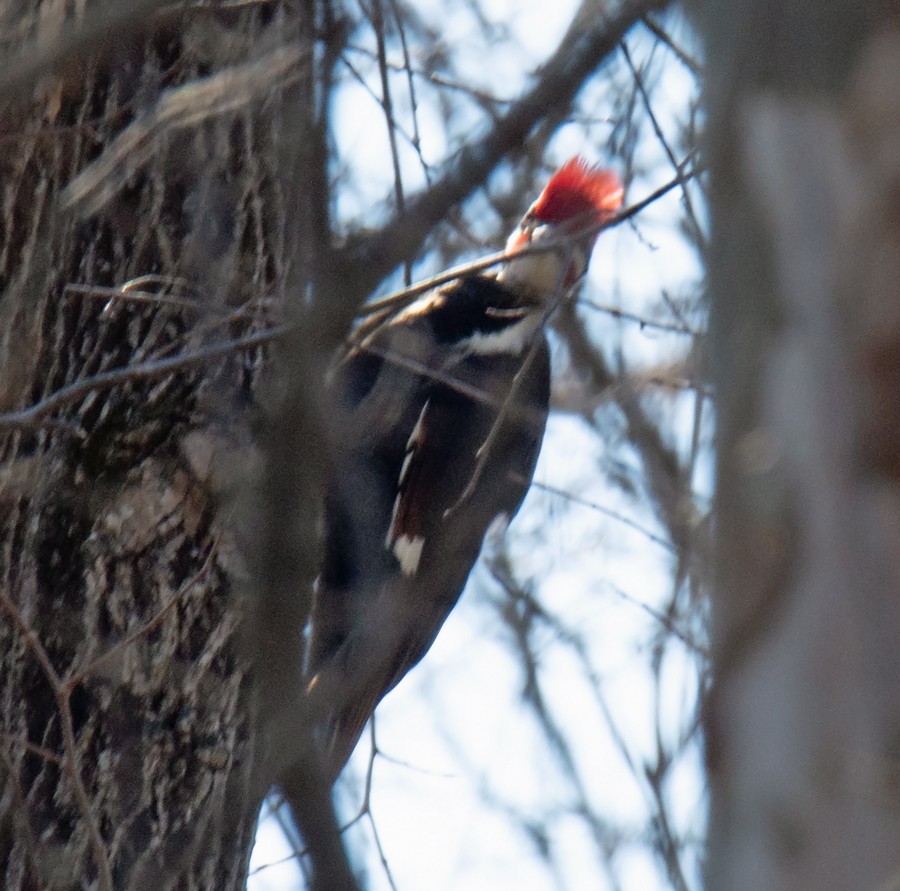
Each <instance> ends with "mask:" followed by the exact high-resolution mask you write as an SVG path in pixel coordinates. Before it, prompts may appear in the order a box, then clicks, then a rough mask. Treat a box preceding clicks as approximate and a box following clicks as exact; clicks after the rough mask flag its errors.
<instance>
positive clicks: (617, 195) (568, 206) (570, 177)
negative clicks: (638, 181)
mask: <svg viewBox="0 0 900 891" xmlns="http://www.w3.org/2000/svg"><path fill="white" fill-rule="evenodd" d="M624 196H625V187H624V186H623V185H622V180H621V179H619V176H618V174H616V173H614V172H613V171H612V170H606V169H604V168H602V167H592V166H591V165H590V164H588V162H587V161H585V159H584V158H581V157H575V158H570V159H569V160H568V161H566V163H565V164H563V166H562V167H560V168H559V170H557V171H556V173H554V174H553V176H552V177H550V181H549V182H548V183H547V185H546V186H545V187H544V191H543V192H541V194H540V197H539V198H538V200H537V201H535V203H534V207H533V208H532V211H533V213H534V215H535V217H537V219H538V220H540V221H541V222H542V223H562V222H565V221H566V220H571V219H575V218H577V217H582V216H583V217H584V219H585V223H586V224H587V223H588V222H598V223H600V222H604V221H605V220H608V219H610V218H611V217H613V216H614V215H615V213H616V211H617V210H618V209H619V208H620V207H621V206H622V199H623V198H624Z"/></svg>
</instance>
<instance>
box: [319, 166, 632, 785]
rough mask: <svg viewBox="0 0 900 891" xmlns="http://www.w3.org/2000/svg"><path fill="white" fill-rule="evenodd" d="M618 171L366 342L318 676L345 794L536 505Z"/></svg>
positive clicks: (569, 178) (323, 718)
mask: <svg viewBox="0 0 900 891" xmlns="http://www.w3.org/2000/svg"><path fill="white" fill-rule="evenodd" d="M621 198H622V187H621V184H620V183H619V180H618V179H617V178H616V177H615V176H614V175H613V174H610V173H608V172H607V171H601V170H596V169H594V168H590V167H588V166H587V165H586V164H585V163H584V162H583V161H581V160H580V159H573V161H570V162H569V163H568V164H567V165H566V166H564V167H563V168H562V169H561V170H560V171H559V172H558V173H557V174H556V175H555V176H554V178H553V179H551V181H550V182H549V183H548V185H547V187H546V189H545V190H544V192H543V193H542V195H541V197H540V198H539V199H538V201H537V202H535V204H534V205H533V206H532V208H531V210H529V212H528V214H526V216H525V217H524V218H523V220H522V223H521V224H520V226H519V227H518V228H517V230H516V232H514V233H513V235H512V236H511V237H510V240H509V244H508V247H509V248H510V249H521V248H527V247H528V246H529V245H533V244H535V243H537V242H538V241H539V240H541V239H544V238H551V237H552V238H555V239H560V240H561V238H560V237H561V236H563V235H566V234H572V233H573V232H574V231H576V230H581V231H583V230H584V229H585V227H586V226H587V227H589V226H591V225H592V224H594V231H593V232H588V234H587V235H581V234H579V235H578V236H577V237H576V238H575V240H572V241H568V242H566V243H565V244H561V245H560V247H559V249H558V250H552V251H547V252H544V253H533V254H525V255H523V256H521V257H515V256H513V257H512V258H511V259H509V260H508V261H507V262H506V263H505V265H504V266H503V267H501V269H500V270H499V272H497V273H484V274H473V275H467V276H464V277H462V278H460V279H457V280H456V281H453V282H451V283H450V284H448V285H445V286H443V287H441V288H439V289H436V290H435V291H432V292H429V293H427V294H425V295H424V296H423V297H420V298H419V299H418V300H416V301H415V302H414V303H412V304H411V305H410V306H408V307H406V308H405V309H402V310H399V311H397V312H394V313H392V314H388V315H387V317H382V318H379V319H378V321H377V323H373V324H369V325H366V326H365V327H364V328H362V329H361V330H360V331H359V332H357V336H356V338H355V339H354V341H353V342H352V343H351V344H350V346H349V347H348V349H347V351H346V353H345V354H344V356H343V358H342V360H341V361H340V362H339V364H338V366H337V368H336V370H335V372H334V375H333V379H332V381H331V383H330V387H329V395H330V398H331V400H332V403H333V406H334V412H335V420H336V439H337V441H338V443H339V446H338V448H337V449H336V452H337V454H336V458H335V465H334V471H333V474H332V478H331V480H330V482H329V485H328V488H327V493H326V500H325V509H324V546H323V559H322V567H321V574H320V577H319V580H318V583H317V590H316V596H315V603H314V609H313V615H312V626H311V637H310V645H309V655H308V672H309V676H310V677H311V678H312V681H311V683H310V688H309V695H310V699H311V701H312V702H313V705H314V711H315V713H316V714H317V716H318V728H319V736H320V740H319V741H320V743H321V746H322V749H323V754H324V757H325V763H326V770H327V771H328V773H329V775H330V776H331V777H332V778H334V777H336V776H337V774H338V773H339V772H340V770H341V768H342V767H343V765H344V763H345V762H346V760H347V758H348V757H349V755H350V753H351V752H352V750H353V747H354V746H355V744H356V741H357V739H358V738H359V735H360V733H361V732H362V730H363V728H364V726H365V723H366V721H367V720H368V718H369V717H370V715H371V714H372V712H373V711H374V709H375V706H376V705H377V704H378V702H379V701H380V699H381V698H382V697H383V696H384V695H385V693H387V692H388V691H389V690H390V689H391V688H392V687H393V686H394V685H395V684H396V683H397V682H398V681H399V680H400V678H402V677H403V675H404V674H406V672H407V671H408V670H409V669H410V668H411V667H412V666H413V665H415V664H416V663H417V662H418V661H419V659H421V658H422V656H423V655H424V654H425V652H426V651H427V650H428V648H429V647H430V646H431V644H432V642H433V641H434V638H435V636H436V635H437V633H438V631H439V630H440V627H441V625H442V624H443V622H444V620H445V619H446V618H447V616H448V614H449V613H450V611H451V610H452V608H453V606H454V605H455V604H456V602H457V600H458V598H459V595H460V593H461V592H462V589H463V587H464V586H465V583H466V579H467V578H468V575H469V572H470V571H471V569H472V566H473V565H474V563H475V561H476V559H477V558H478V554H479V551H480V549H481V544H482V539H483V538H484V535H485V533H486V531H487V530H488V528H489V526H490V525H491V524H492V523H493V522H494V521H496V520H498V519H504V518H505V519H507V520H508V519H511V518H512V517H513V516H514V515H515V513H516V511H517V510H518V509H519V506H520V505H521V503H522V500H523V498H524V496H525V493H526V491H527V489H528V486H529V484H530V481H531V477H532V475H533V473H534V467H535V463H536V461H537V456H538V452H539V450H540V445H541V440H542V437H543V433H544V426H545V423H546V420H547V413H548V408H549V401H550V358H549V349H548V346H547V341H546V338H545V335H544V331H543V323H544V322H545V321H546V315H547V312H548V309H549V307H550V304H549V302H548V301H549V300H550V298H551V297H552V296H553V294H554V293H556V294H559V293H560V291H561V290H563V289H567V288H569V287H571V285H572V284H574V283H575V282H576V281H577V280H578V279H580V278H581V277H582V276H583V274H584V272H585V270H586V268H587V261H588V256H589V253H590V248H591V246H592V244H593V241H594V238H595V237H596V223H597V222H602V221H603V220H605V219H607V218H608V217H610V216H611V215H612V214H613V213H614V212H615V211H616V210H617V209H618V207H619V205H620V203H621Z"/></svg>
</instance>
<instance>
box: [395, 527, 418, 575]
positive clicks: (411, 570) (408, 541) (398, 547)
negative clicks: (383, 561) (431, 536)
mask: <svg viewBox="0 0 900 891" xmlns="http://www.w3.org/2000/svg"><path fill="white" fill-rule="evenodd" d="M424 546H425V539H424V538H422V536H421V535H416V536H414V537H413V538H410V537H409V536H408V535H401V536H400V537H399V538H398V539H397V541H395V542H394V556H395V557H396V558H397V559H398V560H399V561H400V569H401V570H402V572H403V574H404V575H415V574H416V570H417V569H418V568H419V560H421V559H422V548H423V547H424Z"/></svg>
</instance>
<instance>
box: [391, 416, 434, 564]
mask: <svg viewBox="0 0 900 891" xmlns="http://www.w3.org/2000/svg"><path fill="white" fill-rule="evenodd" d="M429 401H430V400H427V399H426V400H425V404H424V405H423V406H422V411H420V412H419V418H418V420H417V421H416V424H415V426H414V427H413V429H412V433H410V434H409V439H408V440H407V442H406V457H404V459H403V466H402V467H401V468H400V478H399V479H398V480H397V497H396V498H395V499H394V509H393V511H392V513H391V524H390V526H389V527H388V532H387V535H386V536H385V539H384V546H385V547H386V548H387V549H388V550H389V551H392V552H393V554H394V556H395V557H396V558H397V560H398V562H399V563H400V569H401V571H402V572H403V574H404V575H415V573H416V570H417V569H418V568H419V561H420V560H421V559H422V548H423V547H424V546H425V538H424V536H422V535H409V534H408V533H407V532H404V531H403V530H402V529H400V528H398V523H399V521H400V519H401V517H400V512H401V509H402V507H403V496H404V494H405V491H406V478H407V475H408V474H409V468H410V466H411V465H412V462H413V460H414V459H415V454H416V449H417V448H418V447H419V446H420V445H421V444H422V441H423V438H424V434H425V413H426V412H427V411H428V403H429Z"/></svg>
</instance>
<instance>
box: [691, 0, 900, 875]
mask: <svg viewBox="0 0 900 891" xmlns="http://www.w3.org/2000/svg"><path fill="white" fill-rule="evenodd" d="M713 6H714V7H715V8H714V9H713ZM704 27H705V29H706V35H707V48H708V58H709V84H708V90H707V100H708V107H709V112H710V146H709V158H710V162H711V174H712V192H711V197H712V216H713V240H712V246H711V256H710V268H709V285H710V295H711V299H712V338H713V350H714V355H715V361H714V367H713V373H714V378H715V386H716V390H717V394H718V418H719V425H720V427H719V435H718V485H717V520H718V526H717V543H716V578H715V583H714V600H713V627H712V635H713V645H714V647H713V654H714V655H713V680H714V683H713V689H712V692H711V694H710V696H709V700H708V703H707V709H706V739H707V754H708V765H709V777H710V788H711V810H710V837H709V856H708V864H707V873H706V885H707V887H709V888H728V889H730V891H740V889H751V888H752V889H759V888H771V889H782V888H784V889H787V888H790V889H795V891H796V889H803V888H810V889H812V888H815V889H826V888H829V889H830V888H834V889H837V888H859V889H869V888H872V889H874V888H883V887H888V886H893V884H894V883H896V881H897V877H898V874H900V872H898V870H900V857H898V851H900V819H898V813H900V811H898V792H897V783H896V776H897V741H898V739H900V647H898V646H897V643H898V639H900V608H898V599H897V594H898V591H900V568H898V563H897V532H898V529H900V494H898V488H897V483H898V474H897V461H896V455H898V454H900V436H898V429H900V426H898V424H897V418H898V411H897V405H898V402H897V395H896V394H897V392H900V389H898V386H897V384H898V381H900V378H898V374H897V368H898V362H897V355H898V344H900V327H898V312H897V305H898V304H897V282H898V281H900V277H898V275H897V260H896V257H897V256H898V243H897V222H896V213H897V212H896V194H897V193H896V183H897V181H898V180H897V174H898V167H897V162H896V145H897V140H898V137H900V126H898V121H900V115H898V106H897V100H896V85H897V83H898V77H897V75H898V69H897V63H896V59H897V58H898V55H897V48H898V45H900V43H898V37H897V31H896V30H894V28H895V23H892V22H891V21H890V19H889V18H887V17H883V16H882V14H881V10H880V9H879V8H878V6H877V4H866V5H862V6H861V5H860V4H858V3H851V2H831V3H826V4H824V5H822V6H821V7H817V9H816V11H815V14H813V13H812V11H811V10H810V8H809V7H808V5H806V4H803V3H800V2H791V3H787V4H782V3H770V2H743V3H730V4H710V5H709V14H708V19H707V20H706V21H705V22H704ZM888 196H893V197H888Z"/></svg>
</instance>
